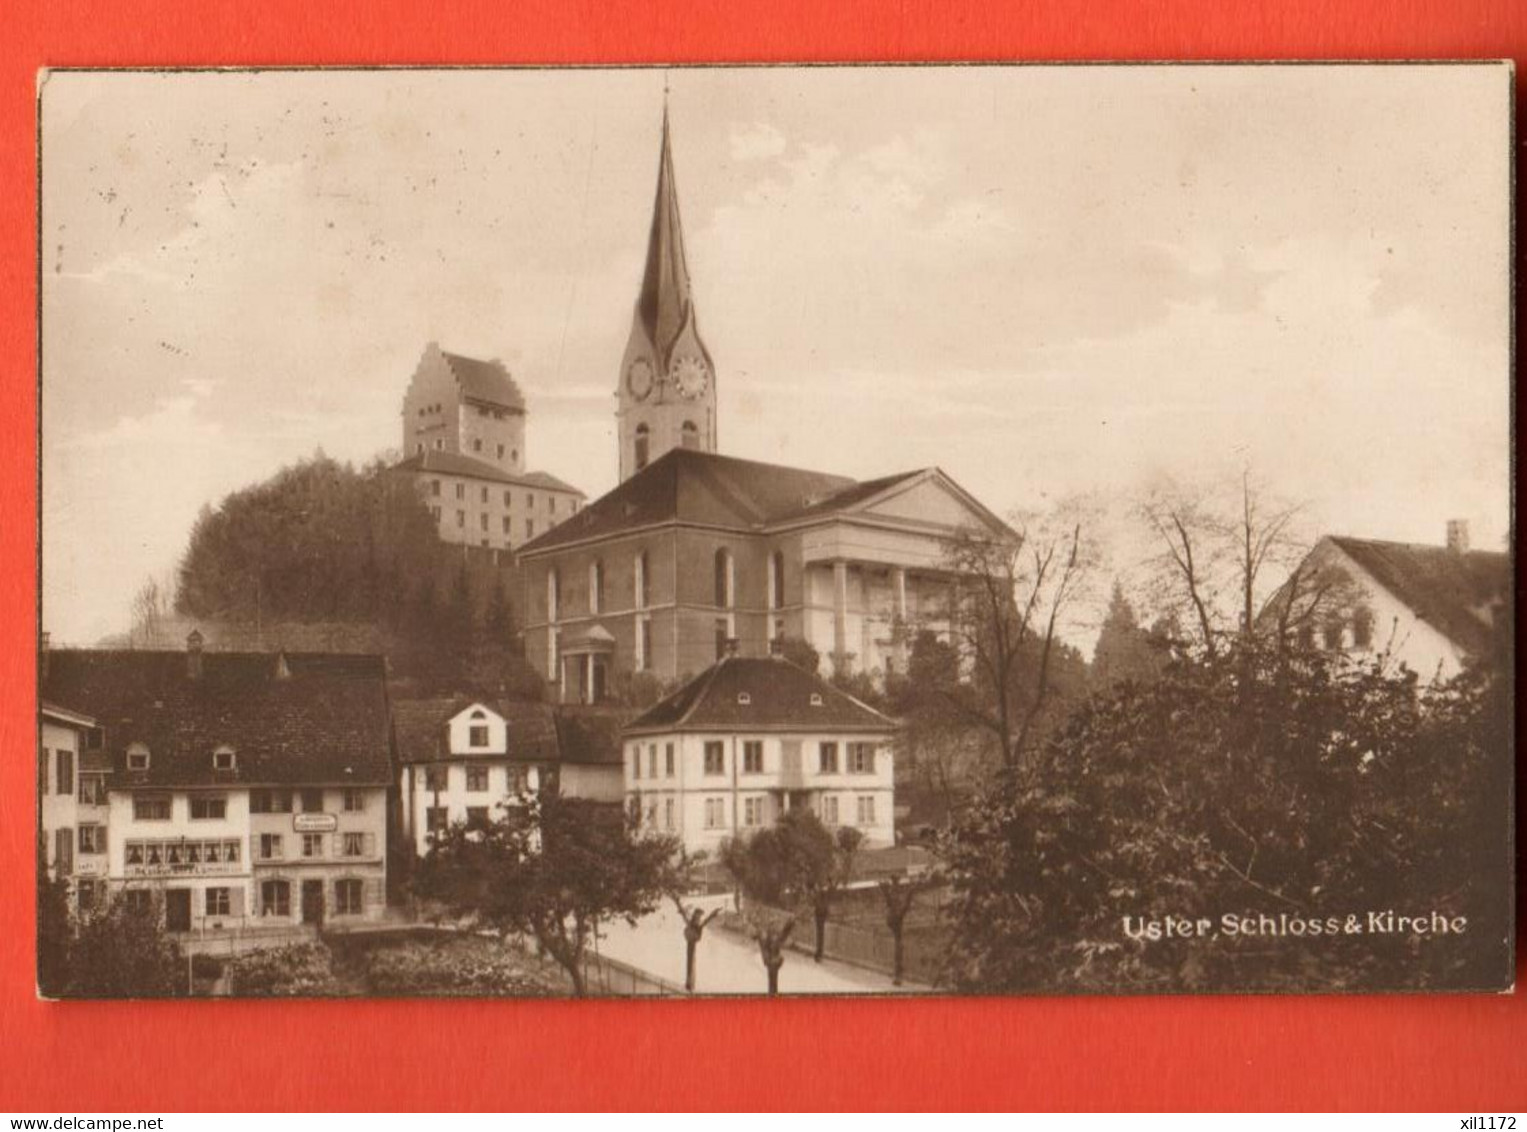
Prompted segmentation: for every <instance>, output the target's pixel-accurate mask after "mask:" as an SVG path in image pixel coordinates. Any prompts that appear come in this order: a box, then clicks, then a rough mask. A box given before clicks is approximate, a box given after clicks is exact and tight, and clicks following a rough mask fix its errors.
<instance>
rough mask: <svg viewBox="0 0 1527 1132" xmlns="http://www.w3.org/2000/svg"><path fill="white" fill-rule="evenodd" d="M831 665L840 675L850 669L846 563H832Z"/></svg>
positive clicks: (838, 561)
mask: <svg viewBox="0 0 1527 1132" xmlns="http://www.w3.org/2000/svg"><path fill="white" fill-rule="evenodd" d="M832 667H833V671H834V672H837V673H838V674H840V675H845V676H846V675H847V674H848V672H849V669H850V660H849V652H848V563H847V562H845V561H843V560H842V559H841V558H840V559H838V560H837V561H836V562H834V563H833V564H832Z"/></svg>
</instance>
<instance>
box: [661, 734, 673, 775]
mask: <svg viewBox="0 0 1527 1132" xmlns="http://www.w3.org/2000/svg"><path fill="white" fill-rule="evenodd" d="M663 776H664V777H665V778H672V777H673V744H672V743H668V744H666V745H665V746H664V747H663Z"/></svg>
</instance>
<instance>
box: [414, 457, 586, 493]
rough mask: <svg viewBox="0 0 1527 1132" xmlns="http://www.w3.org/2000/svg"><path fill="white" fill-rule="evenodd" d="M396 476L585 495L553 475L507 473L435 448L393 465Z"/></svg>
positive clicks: (484, 463)
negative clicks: (411, 474)
mask: <svg viewBox="0 0 1527 1132" xmlns="http://www.w3.org/2000/svg"><path fill="white" fill-rule="evenodd" d="M392 470H393V471H395V472H438V473H439V474H440V475H443V476H462V477H464V478H466V479H479V480H492V481H493V482H495V483H509V484H515V485H517V486H520V487H538V488H542V489H543V490H546V491H566V492H570V493H571V494H573V495H578V496H581V495H582V494H583V492H582V491H580V490H579V489H578V488H576V487H574V486H573V485H572V484H570V483H566V482H564V481H563V480H559V479H558V478H557V477H556V476H554V475H552V474H551V473H549V472H522V473H518V474H517V473H514V472H506V471H504V469H502V468H496V467H494V466H493V465H492V464H489V463H486V462H485V461H483V460H474V459H473V458H472V457H470V456H463V455H461V454H460V453H459V452H442V451H437V450H436V449H434V448H429V449H426V450H425V451H424V452H421V453H418V454H416V455H413V456H410V457H409V458H408V459H406V460H403V461H401V462H399V463H397V464H394V465H393V468H392Z"/></svg>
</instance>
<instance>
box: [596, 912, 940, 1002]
mask: <svg viewBox="0 0 1527 1132" xmlns="http://www.w3.org/2000/svg"><path fill="white" fill-rule="evenodd" d="M811 930H812V929H811V924H810V923H809V922H807V923H803V924H800V925H798V926H797V928H796V931H806V932H810V931H811ZM598 947H599V951H600V953H601V954H603V955H608V956H609V957H610V958H612V959H618V960H619V961H620V962H622V963H627V964H629V965H631V966H632V967H636V968H638V969H640V970H642V971H646V972H647V973H649V974H652V975H656V976H658V977H659V978H662V979H666V980H668V981H669V982H671V983H677V984H678V985H680V986H683V985H684V925H683V922H682V921H681V920H680V919H679V914H678V912H677V910H675V909H674V908H673V907H672V906H671V905H670V906H668V907H664V908H662V909H660V910H659V911H656V912H654V913H652V914H651V915H650V916H646V917H644V918H643V919H641V920H639V921H637V924H636V926H635V927H630V926H629V925H627V924H624V923H615V924H609V925H602V926H601V928H600V933H599V944H598ZM768 989H769V986H768V974H767V972H765V970H764V965H763V960H762V959H761V958H760V957H759V954H758V945H757V944H756V943H754V942H753V941H752V940H750V939H747V938H745V937H743V936H740V935H736V934H734V933H732V932H728V931H723V930H722V929H721V928H719V927H718V926H716V925H715V924H712V925H711V926H710V927H708V928H706V929H705V935H704V937H703V938H702V939H701V940H700V946H699V948H698V949H697V953H696V958H695V990H696V992H697V993H699V994H766V993H767V992H768ZM925 989H926V988H924V987H920V986H912V985H907V986H901V987H893V986H892V985H891V977H890V976H889V975H883V974H881V973H880V972H878V971H870V970H867V969H865V968H863V967H855V966H853V965H851V964H848V963H840V962H837V961H836V960H832V959H824V960H822V962H821V963H814V962H812V960H811V956H809V955H806V954H803V953H801V952H799V951H793V950H791V951H787V952H786V953H785V964H784V966H783V967H781V968H780V970H779V990H780V993H781V994H905V993H908V992H915V991H921V990H925Z"/></svg>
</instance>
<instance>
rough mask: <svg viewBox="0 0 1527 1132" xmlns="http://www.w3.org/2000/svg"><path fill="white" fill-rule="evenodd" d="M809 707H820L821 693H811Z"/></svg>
mask: <svg viewBox="0 0 1527 1132" xmlns="http://www.w3.org/2000/svg"><path fill="white" fill-rule="evenodd" d="M811 706H812V707H821V706H822V693H821V692H812V693H811Z"/></svg>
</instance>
